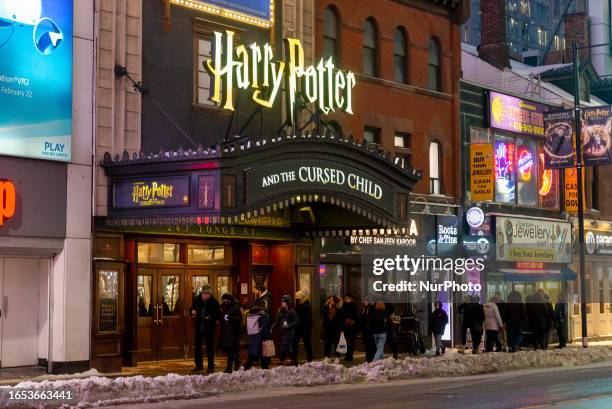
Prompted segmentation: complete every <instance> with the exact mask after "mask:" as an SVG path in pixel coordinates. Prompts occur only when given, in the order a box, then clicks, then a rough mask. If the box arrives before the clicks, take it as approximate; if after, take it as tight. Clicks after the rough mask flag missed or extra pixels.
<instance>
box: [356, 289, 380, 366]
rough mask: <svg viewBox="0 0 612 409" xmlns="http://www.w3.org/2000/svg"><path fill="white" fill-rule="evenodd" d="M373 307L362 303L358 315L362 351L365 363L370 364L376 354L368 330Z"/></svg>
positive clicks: (370, 332)
mask: <svg viewBox="0 0 612 409" xmlns="http://www.w3.org/2000/svg"><path fill="white" fill-rule="evenodd" d="M372 308H373V305H371V304H370V303H369V301H367V300H366V301H364V302H363V303H362V304H361V311H360V313H359V329H360V330H361V340H362V342H363V349H364V350H365V359H366V362H372V360H373V359H374V354H375V353H376V344H375V343H374V336H373V335H372V330H371V329H370V313H371V312H372Z"/></svg>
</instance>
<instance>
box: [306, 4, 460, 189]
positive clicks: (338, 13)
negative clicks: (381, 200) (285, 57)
mask: <svg viewBox="0 0 612 409" xmlns="http://www.w3.org/2000/svg"><path fill="white" fill-rule="evenodd" d="M356 3H357V4H356ZM446 4H447V5H446V6H442V5H440V4H438V3H437V2H433V1H410V2H408V1H406V2H398V1H387V0H385V1H377V2H371V1H358V2H355V1H351V0H332V1H330V0H318V1H317V2H316V7H315V10H316V11H315V12H316V21H315V24H316V44H317V46H316V55H317V59H318V58H320V57H322V56H323V55H325V50H324V43H325V41H329V39H330V37H333V34H331V35H330V33H329V31H327V32H326V28H325V25H326V18H328V19H329V16H330V11H331V12H332V13H333V16H335V18H336V23H337V24H336V27H337V36H336V39H335V40H336V44H337V46H336V49H337V55H336V58H337V60H338V61H339V63H338V64H337V65H338V66H339V67H340V68H341V69H344V70H351V71H353V72H355V73H356V75H357V82H358V85H357V87H355V90H354V94H355V95H354V100H353V112H354V115H348V114H345V113H342V114H334V115H332V116H331V117H330V118H329V119H332V120H334V121H336V122H337V123H338V124H339V126H340V127H341V130H342V133H343V134H344V135H352V136H353V137H354V138H355V139H358V140H361V139H362V138H364V129H367V130H368V132H369V135H368V136H367V137H366V139H369V138H368V137H370V138H371V136H372V134H374V140H368V142H375V143H378V144H379V145H380V146H381V148H382V149H383V150H384V151H390V152H392V153H393V154H394V155H396V156H403V157H404V158H405V159H407V161H409V162H410V165H412V166H413V167H414V168H416V169H419V170H422V171H423V180H422V181H421V182H420V183H418V184H417V185H416V187H415V193H421V194H429V193H432V189H431V186H430V181H429V179H430V161H429V157H430V152H429V150H430V144H431V143H432V142H438V143H439V146H440V147H441V152H440V155H439V157H440V158H441V160H440V164H443V165H442V166H441V172H440V175H439V177H440V189H439V190H438V191H437V192H438V193H441V194H444V195H447V196H452V197H456V196H457V193H458V188H459V175H458V173H457V172H456V171H455V170H456V169H457V162H456V161H458V160H459V151H458V147H459V143H458V140H459V139H458V135H459V129H458V81H459V78H460V75H461V63H460V58H461V47H460V32H459V28H460V24H461V20H462V19H463V17H464V16H465V15H466V14H469V12H467V13H466V12H465V10H464V7H465V4H463V3H462V2H447V3H446ZM468 8H469V4H468ZM326 16H327V17H326ZM366 21H369V22H371V23H373V26H374V27H375V33H374V37H375V47H374V52H375V55H376V57H375V63H374V65H375V67H376V70H375V72H374V75H366V74H364V62H363V59H364V27H365V26H364V25H365V24H366ZM400 32H401V33H403V39H404V40H403V42H401V43H399V44H396V42H397V36H398V35H399V33H400ZM326 38H327V40H326ZM332 41H333V39H332ZM398 45H400V48H402V49H401V50H400V49H398ZM432 45H435V47H436V48H437V49H438V50H437V51H438V55H439V60H438V61H439V62H438V67H437V69H438V77H439V78H438V79H437V81H434V82H437V83H436V84H434V83H430V78H429V75H428V73H429V71H430V68H431V71H432V72H434V70H435V69H436V68H435V67H431V64H432V63H434V61H432V60H431V56H432V52H433V50H432V49H431V48H432ZM402 46H403V47H402ZM370 49H372V48H371V47H370ZM402 51H403V52H404V55H402ZM434 54H435V52H434ZM402 57H403V58H402ZM399 61H402V62H399ZM396 63H399V64H402V65H403V66H402V68H403V70H405V72H404V73H403V75H402V74H398V69H399V67H397V66H396ZM434 64H435V63H434ZM400 72H401V71H400ZM395 136H399V137H403V142H401V141H399V140H398V143H395V142H396V138H395ZM400 144H403V145H404V146H403V147H399V146H396V145H400Z"/></svg>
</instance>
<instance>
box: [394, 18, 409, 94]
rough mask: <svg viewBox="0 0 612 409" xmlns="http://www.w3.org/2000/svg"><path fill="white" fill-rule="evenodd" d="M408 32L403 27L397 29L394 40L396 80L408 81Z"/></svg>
mask: <svg viewBox="0 0 612 409" xmlns="http://www.w3.org/2000/svg"><path fill="white" fill-rule="evenodd" d="M407 44H408V41H407V39H406V32H405V31H404V29H402V28H401V27H398V28H396V29H395V39H394V41H393V78H394V79H395V81H396V82H401V83H407V82H408V58H407V50H406V47H407Z"/></svg>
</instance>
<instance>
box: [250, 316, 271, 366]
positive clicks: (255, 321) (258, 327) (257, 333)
mask: <svg viewBox="0 0 612 409" xmlns="http://www.w3.org/2000/svg"><path fill="white" fill-rule="evenodd" d="M246 321H247V333H248V335H249V345H248V347H247V351H248V354H249V359H248V361H247V362H246V364H244V369H245V370H248V369H251V367H252V366H253V364H254V363H255V362H257V361H258V360H261V369H268V367H269V365H270V358H268V357H264V356H263V355H262V353H261V352H262V344H263V342H264V341H267V340H270V339H272V336H271V334H270V317H269V315H268V314H266V312H265V311H264V310H263V308H261V307H260V306H258V305H256V306H254V307H252V308H251V309H250V310H249V315H248V316H247V320H246Z"/></svg>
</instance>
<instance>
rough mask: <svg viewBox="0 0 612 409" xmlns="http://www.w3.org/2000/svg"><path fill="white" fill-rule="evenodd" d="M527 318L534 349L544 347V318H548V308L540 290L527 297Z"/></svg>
mask: <svg viewBox="0 0 612 409" xmlns="http://www.w3.org/2000/svg"><path fill="white" fill-rule="evenodd" d="M526 307H527V319H528V321H529V329H531V332H532V333H533V345H534V349H536V350H537V349H539V348H541V349H545V341H544V337H545V334H546V320H547V319H548V318H547V317H548V308H547V307H546V303H545V300H544V296H543V295H542V293H541V292H536V293H535V294H532V295H531V297H529V299H528V302H527V306H526Z"/></svg>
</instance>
